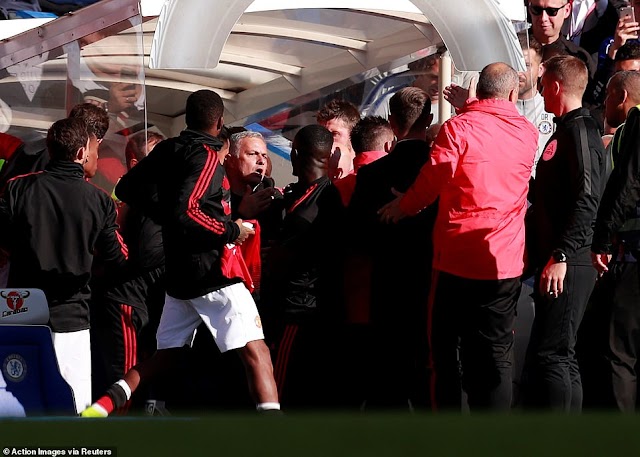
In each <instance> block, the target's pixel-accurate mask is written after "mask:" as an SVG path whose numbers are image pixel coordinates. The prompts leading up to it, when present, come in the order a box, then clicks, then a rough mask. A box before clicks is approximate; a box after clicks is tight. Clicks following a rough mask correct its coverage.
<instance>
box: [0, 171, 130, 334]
mask: <svg viewBox="0 0 640 457" xmlns="http://www.w3.org/2000/svg"><path fill="white" fill-rule="evenodd" d="M117 228H118V226H117V224H116V207H115V204H114V202H113V200H112V199H111V198H110V197H109V195H107V193H106V192H104V191H103V190H102V189H99V188H97V187H96V186H94V185H93V184H90V183H88V182H87V181H86V180H85V178H84V170H83V168H82V165H80V164H77V163H74V162H65V161H56V160H53V161H51V162H49V164H48V165H47V166H46V168H45V169H44V171H42V172H37V173H32V174H28V175H23V176H19V177H17V178H14V179H12V180H10V181H9V182H8V183H7V186H6V188H5V189H4V192H3V195H2V198H0V242H2V243H3V245H4V247H5V248H6V249H7V250H8V251H9V252H10V261H11V268H10V270H9V280H8V284H7V285H8V287H12V288H13V287H16V288H38V289H42V290H43V291H44V293H45V296H46V297H47V301H48V302H49V312H50V320H49V324H50V326H51V329H52V330H53V331H54V332H74V331H79V330H84V329H88V328H89V304H88V301H89V298H90V295H91V291H90V288H89V279H90V277H91V266H92V263H93V259H94V254H95V255H99V256H100V258H101V259H102V260H103V261H104V263H105V266H107V267H111V268H110V270H109V273H108V274H110V275H111V277H112V278H114V279H115V278H116V277H117V276H118V275H119V274H121V273H122V274H124V268H120V267H123V265H124V264H125V261H126V252H127V251H126V247H125V245H124V244H123V243H122V242H121V240H120V237H119V235H118V233H117Z"/></svg>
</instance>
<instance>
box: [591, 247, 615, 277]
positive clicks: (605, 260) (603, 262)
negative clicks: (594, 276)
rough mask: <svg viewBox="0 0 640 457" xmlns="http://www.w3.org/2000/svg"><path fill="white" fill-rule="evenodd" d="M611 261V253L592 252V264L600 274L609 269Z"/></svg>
mask: <svg viewBox="0 0 640 457" xmlns="http://www.w3.org/2000/svg"><path fill="white" fill-rule="evenodd" d="M610 262H611V254H600V253H598V254H596V253H595V252H592V253H591V264H592V265H593V267H594V268H595V269H596V270H598V275H599V276H602V275H603V274H605V273H606V272H607V271H609V263H610Z"/></svg>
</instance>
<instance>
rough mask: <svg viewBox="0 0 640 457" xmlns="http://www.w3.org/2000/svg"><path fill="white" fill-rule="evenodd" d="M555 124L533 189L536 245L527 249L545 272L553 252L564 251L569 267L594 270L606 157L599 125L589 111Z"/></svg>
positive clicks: (578, 111)
mask: <svg viewBox="0 0 640 457" xmlns="http://www.w3.org/2000/svg"><path fill="white" fill-rule="evenodd" d="M555 122H556V131H555V133H554V134H553V136H552V137H551V138H550V139H549V141H548V142H547V145H546V146H545V150H544V152H543V154H542V157H541V158H540V161H539V162H538V166H537V168H536V179H535V180H534V181H533V182H532V186H531V190H532V192H530V200H531V201H532V203H533V226H529V227H528V229H530V228H532V229H534V231H535V232H534V236H533V237H531V238H535V246H531V245H530V246H528V248H529V258H530V260H531V261H533V262H534V265H536V266H537V267H544V265H545V264H546V263H547V261H548V260H549V258H550V256H551V253H552V251H553V250H554V249H560V250H562V251H563V252H564V253H565V254H566V255H567V258H568V263H569V264H573V265H591V255H590V246H591V241H592V236H593V226H594V223H595V217H596V212H597V210H598V204H599V202H600V197H601V195H602V191H603V189H604V184H605V178H606V165H605V160H606V159H605V156H606V153H605V151H604V146H603V144H602V139H601V138H600V134H599V131H598V127H597V124H596V121H595V120H594V118H593V117H592V116H591V115H590V113H589V110H587V109H586V108H579V109H576V110H573V111H570V112H568V113H566V114H565V115H563V116H561V117H556V118H555ZM581 123H582V124H583V128H584V130H583V132H582V134H581V129H580V124H581ZM581 136H582V137H581ZM583 142H584V144H585V149H583V148H582V144H583ZM531 238H530V239H531Z"/></svg>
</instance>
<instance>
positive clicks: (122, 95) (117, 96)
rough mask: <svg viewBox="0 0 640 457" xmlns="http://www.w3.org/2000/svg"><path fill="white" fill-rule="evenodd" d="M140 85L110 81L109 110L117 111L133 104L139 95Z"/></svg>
mask: <svg viewBox="0 0 640 457" xmlns="http://www.w3.org/2000/svg"><path fill="white" fill-rule="evenodd" d="M141 91H142V89H141V86H140V85H139V84H131V83H121V82H116V83H112V84H111V86H110V87H109V112H111V113H119V112H121V111H125V110H126V109H127V108H131V107H132V106H133V105H135V103H136V100H138V98H139V97H140V94H141Z"/></svg>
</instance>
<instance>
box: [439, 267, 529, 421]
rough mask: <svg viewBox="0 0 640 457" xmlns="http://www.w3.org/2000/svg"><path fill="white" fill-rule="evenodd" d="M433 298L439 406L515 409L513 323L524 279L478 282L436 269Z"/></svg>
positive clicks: (449, 407) (475, 408)
mask: <svg viewBox="0 0 640 457" xmlns="http://www.w3.org/2000/svg"><path fill="white" fill-rule="evenodd" d="M432 287H433V294H432V300H431V301H430V303H429V305H430V314H431V319H430V320H429V322H430V326H429V338H430V342H431V348H432V351H431V360H432V367H433V371H432V377H431V394H432V399H431V401H432V406H433V408H434V409H435V410H444V409H456V410H460V408H461V402H462V400H461V398H462V396H461V387H462V388H463V389H464V391H465V392H466V394H467V397H468V402H469V408H470V409H471V410H472V411H473V410H481V409H492V410H501V411H507V410H509V409H510V408H511V401H512V378H513V326H514V321H515V310H516V303H517V301H518V296H519V294H520V287H521V282H520V278H513V279H500V280H473V279H466V278H461V277H458V276H454V275H451V274H448V273H443V272H434V278H433V282H432Z"/></svg>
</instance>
